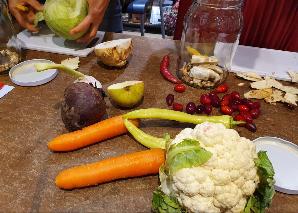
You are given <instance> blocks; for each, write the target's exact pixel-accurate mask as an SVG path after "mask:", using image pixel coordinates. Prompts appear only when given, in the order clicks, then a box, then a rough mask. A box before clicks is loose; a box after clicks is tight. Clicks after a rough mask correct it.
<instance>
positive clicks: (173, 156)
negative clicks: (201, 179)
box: [165, 139, 212, 175]
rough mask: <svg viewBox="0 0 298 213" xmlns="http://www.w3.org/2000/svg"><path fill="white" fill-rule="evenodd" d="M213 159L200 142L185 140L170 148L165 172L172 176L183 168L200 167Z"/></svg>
mask: <svg viewBox="0 0 298 213" xmlns="http://www.w3.org/2000/svg"><path fill="white" fill-rule="evenodd" d="M211 157H212V153H211V152H209V151H207V150H205V149H204V148H202V147H201V146H200V143H199V141H197V140H193V139H184V140H183V141H182V142H180V143H178V144H175V145H172V146H170V148H169V150H168V151H167V160H166V163H165V171H166V173H167V174H170V175H172V174H174V173H175V172H177V171H178V170H180V169H183V168H192V167H197V166H200V165H202V164H204V163H206V162H207V161H208V160H209V159H210V158H211Z"/></svg>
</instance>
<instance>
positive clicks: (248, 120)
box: [242, 113, 253, 123]
mask: <svg viewBox="0 0 298 213" xmlns="http://www.w3.org/2000/svg"><path fill="white" fill-rule="evenodd" d="M242 115H243V117H244V120H245V121H246V122H247V123H252V122H253V119H252V117H251V115H250V114H248V113H243V114H242Z"/></svg>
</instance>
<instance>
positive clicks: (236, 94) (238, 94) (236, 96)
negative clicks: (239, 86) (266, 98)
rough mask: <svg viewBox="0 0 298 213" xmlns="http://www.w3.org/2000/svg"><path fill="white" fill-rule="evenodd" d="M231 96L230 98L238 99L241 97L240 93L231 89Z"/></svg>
mask: <svg viewBox="0 0 298 213" xmlns="http://www.w3.org/2000/svg"><path fill="white" fill-rule="evenodd" d="M231 98H232V100H240V99H241V96H240V93H239V92H236V91H233V92H232V93H231Z"/></svg>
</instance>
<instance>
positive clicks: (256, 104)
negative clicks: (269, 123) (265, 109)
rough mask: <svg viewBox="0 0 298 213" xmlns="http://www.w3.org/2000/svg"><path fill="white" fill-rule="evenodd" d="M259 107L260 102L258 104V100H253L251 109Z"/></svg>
mask: <svg viewBox="0 0 298 213" xmlns="http://www.w3.org/2000/svg"><path fill="white" fill-rule="evenodd" d="M260 107H261V104H260V102H257V101H256V102H253V104H252V109H260Z"/></svg>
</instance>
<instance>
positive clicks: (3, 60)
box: [0, 0, 21, 74]
mask: <svg viewBox="0 0 298 213" xmlns="http://www.w3.org/2000/svg"><path fill="white" fill-rule="evenodd" d="M20 60H21V43H20V41H19V40H18V39H17V38H16V36H15V30H14V27H13V23H12V19H11V16H10V14H9V10H8V5H7V2H6V1H5V0H0V74H1V73H3V72H4V71H6V70H9V69H10V68H11V67H13V66H14V65H16V64H17V63H19V61H20Z"/></svg>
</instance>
